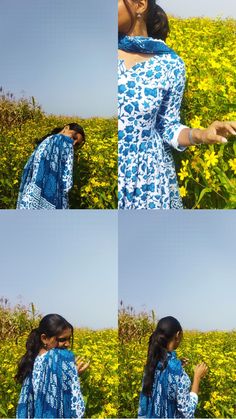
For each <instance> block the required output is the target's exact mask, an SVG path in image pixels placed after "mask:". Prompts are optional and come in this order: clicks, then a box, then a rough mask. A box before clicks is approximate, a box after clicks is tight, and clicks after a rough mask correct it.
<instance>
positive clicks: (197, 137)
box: [192, 121, 236, 144]
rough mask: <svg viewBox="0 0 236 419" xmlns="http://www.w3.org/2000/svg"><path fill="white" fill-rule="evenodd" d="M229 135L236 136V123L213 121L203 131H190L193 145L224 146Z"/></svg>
mask: <svg viewBox="0 0 236 419" xmlns="http://www.w3.org/2000/svg"><path fill="white" fill-rule="evenodd" d="M229 135H236V121H227V122H221V121H214V122H213V123H212V124H211V125H209V127H207V128H205V129H193V130H192V137H193V139H194V142H195V144H217V143H218V144H225V143H227V138H226V137H227V136H229Z"/></svg>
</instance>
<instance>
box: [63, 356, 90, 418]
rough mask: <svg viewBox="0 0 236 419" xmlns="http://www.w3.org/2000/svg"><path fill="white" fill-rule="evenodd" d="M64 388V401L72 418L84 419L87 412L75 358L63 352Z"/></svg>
mask: <svg viewBox="0 0 236 419" xmlns="http://www.w3.org/2000/svg"><path fill="white" fill-rule="evenodd" d="M60 355H61V357H63V358H62V387H63V388H64V392H65V394H64V398H65V399H64V400H65V403H66V404H69V405H70V415H69V417H70V418H82V417H83V415H84V412H85V404H84V399H83V396H82V393H81V389H80V381H79V376H78V371H77V368H76V363H75V357H74V354H73V353H72V352H71V351H68V350H66V351H62V353H61V354H60Z"/></svg>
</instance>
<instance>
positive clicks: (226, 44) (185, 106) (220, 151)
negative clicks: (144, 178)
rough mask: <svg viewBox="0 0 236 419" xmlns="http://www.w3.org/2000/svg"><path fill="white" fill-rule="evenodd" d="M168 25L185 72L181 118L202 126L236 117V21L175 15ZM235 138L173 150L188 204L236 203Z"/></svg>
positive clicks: (221, 205)
mask: <svg viewBox="0 0 236 419" xmlns="http://www.w3.org/2000/svg"><path fill="white" fill-rule="evenodd" d="M170 28H171V32H170V36H169V37H168V39H167V43H168V45H169V46H170V47H171V48H173V49H174V50H175V51H176V52H177V53H178V55H179V56H180V57H181V58H182V59H183V61H184V62H185V66H186V72H187V84H186V89H185V94H184V98H183V103H182V109H181V116H182V122H183V123H184V124H186V125H187V126H189V127H191V128H200V129H203V128H206V127H207V126H209V125H210V124H211V123H212V122H213V121H215V120H222V121H235V120H236V112H235V103H236V83H235V80H236V56H235V54H234V48H235V43H236V20H234V19H220V18H217V19H209V18H189V19H178V18H173V17H171V18H170ZM235 140H236V138H235V137H233V136H232V137H231V138H229V139H228V143H227V144H226V145H221V146H219V145H214V146H210V147H209V146H205V145H204V146H200V147H198V146H195V147H190V148H189V149H188V150H187V151H185V152H184V153H178V154H177V155H175V160H176V165H177V171H178V178H179V185H180V194H181V196H182V197H183V198H184V205H185V207H186V208H206V209H215V208H216V209H218V208H219V209H220V208H231V209H232V208H236V180H235V174H236V163H235V162H236V146H235V144H234V143H235ZM185 161H186V162H187V165H185Z"/></svg>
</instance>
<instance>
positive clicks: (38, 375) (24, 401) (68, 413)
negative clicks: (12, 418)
mask: <svg viewBox="0 0 236 419" xmlns="http://www.w3.org/2000/svg"><path fill="white" fill-rule="evenodd" d="M84 410H85V407H84V402H83V398H82V395H81V392H80V383H79V378H78V373H77V369H76V365H75V360H74V355H73V353H72V352H71V351H69V350H67V349H56V348H55V349H51V350H49V351H48V352H46V353H44V354H43V355H38V356H37V357H36V359H35V362H34V367H33V371H32V374H31V375H30V376H27V378H26V379H25V381H24V383H23V386H22V390H21V395H20V399H19V404H18V408H17V417H18V418H27V417H33V418H40V417H41V418H66V417H70V418H81V417H82V416H83V414H84Z"/></svg>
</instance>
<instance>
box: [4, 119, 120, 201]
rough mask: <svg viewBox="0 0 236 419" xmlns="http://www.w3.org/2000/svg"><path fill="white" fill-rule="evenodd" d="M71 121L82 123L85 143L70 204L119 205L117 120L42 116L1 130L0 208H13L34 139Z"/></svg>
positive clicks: (76, 164)
mask: <svg viewBox="0 0 236 419" xmlns="http://www.w3.org/2000/svg"><path fill="white" fill-rule="evenodd" d="M70 122H77V123H79V124H81V125H82V126H83V128H84V130H85V134H86V143H85V145H84V146H83V147H82V148H81V150H78V151H76V153H75V159H74V186H73V189H72V190H71V193H70V207H71V208H72V209H73V208H83V209H85V208H91V209H113V208H117V119H116V118H111V119H103V118H91V119H83V120H81V119H78V118H74V117H73V118H69V117H59V116H52V115H50V116H47V115H43V116H42V117H41V118H40V119H39V118H37V119H36V120H33V119H32V120H28V121H26V122H25V123H24V124H23V125H21V126H19V125H17V124H16V125H14V123H13V124H12V127H11V129H10V130H9V129H8V130H4V131H2V132H1V133H0V142H1V147H0V208H4V209H14V208H15V206H16V201H17V195H18V190H19V186H20V181H21V175H22V171H23V167H24V165H25V163H26V161H27V159H28V158H29V156H30V154H31V153H32V152H33V150H34V147H35V139H37V138H41V137H42V136H44V135H45V134H47V133H48V132H50V131H51V130H52V129H54V128H56V127H63V126H64V125H66V124H68V123H70Z"/></svg>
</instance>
